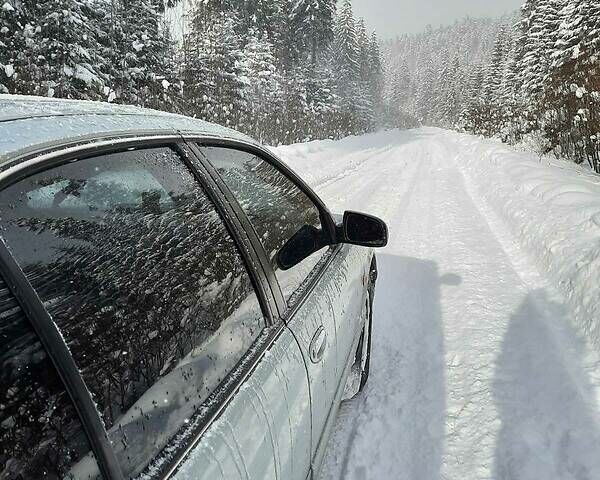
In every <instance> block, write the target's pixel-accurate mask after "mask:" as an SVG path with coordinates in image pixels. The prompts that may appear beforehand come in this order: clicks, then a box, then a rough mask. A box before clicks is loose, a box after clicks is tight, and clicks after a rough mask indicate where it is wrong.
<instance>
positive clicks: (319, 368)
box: [287, 245, 372, 457]
mask: <svg viewBox="0 0 600 480" xmlns="http://www.w3.org/2000/svg"><path fill="white" fill-rule="evenodd" d="M371 255H372V252H371V250H369V249H364V248H358V247H352V246H349V245H341V246H339V247H337V248H336V249H335V253H334V254H333V255H332V256H331V258H330V261H329V262H328V265H327V268H325V269H324V270H323V272H322V274H321V276H320V278H319V279H318V281H317V282H316V284H315V285H314V287H313V289H312V291H311V292H310V294H309V295H307V296H306V298H305V299H304V301H303V302H302V303H301V304H300V306H299V307H298V308H297V309H296V310H295V311H294V312H293V314H292V316H291V317H290V318H289V319H288V320H287V325H288V327H289V328H290V329H291V330H292V331H293V332H294V334H295V336H296V338H297V339H298V342H299V344H300V348H301V349H302V354H303V355H304V358H305V363H306V365H307V369H308V376H309V382H310V392H311V409H312V424H313V432H312V456H313V457H314V456H315V455H316V453H317V449H318V446H319V444H320V443H321V441H322V438H321V436H322V433H323V430H324V428H325V425H326V423H327V419H328V417H329V415H330V412H331V411H332V409H333V406H334V403H335V399H336V396H337V394H338V390H339V389H340V388H342V389H343V383H344V382H345V378H344V377H343V376H342V374H343V372H344V371H345V367H346V364H347V362H348V358H349V355H350V354H351V353H353V352H350V348H351V346H352V344H353V343H354V339H355V338H356V337H357V335H358V332H359V331H360V329H361V325H360V320H361V318H360V312H361V308H362V305H363V302H364V299H365V298H366V286H365V285H364V277H365V274H366V273H365V272H368V269H369V265H370V258H371ZM321 326H322V327H323V328H324V329H325V332H326V333H327V339H326V341H327V345H326V350H325V353H324V355H323V358H322V359H321V360H320V361H319V362H318V363H314V362H313V361H312V360H311V359H310V346H311V342H312V340H313V338H314V335H315V333H316V332H317V331H318V330H319V328H320V327H321ZM340 385H341V387H340Z"/></svg>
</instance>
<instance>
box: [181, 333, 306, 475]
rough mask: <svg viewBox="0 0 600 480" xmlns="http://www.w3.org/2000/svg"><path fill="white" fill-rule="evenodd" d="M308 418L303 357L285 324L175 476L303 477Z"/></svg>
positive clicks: (304, 472) (304, 473)
mask: <svg viewBox="0 0 600 480" xmlns="http://www.w3.org/2000/svg"><path fill="white" fill-rule="evenodd" d="M310 422H311V419H310V396H309V390H308V381H307V377H306V369H305V365H304V360H303V358H302V353H301V352H300V349H299V347H298V345H297V343H296V340H295V338H294V336H293V335H292V332H291V331H290V330H288V329H287V328H285V327H283V330H282V332H281V334H280V335H279V336H278V337H277V339H276V340H275V342H274V343H273V345H272V346H271V348H270V349H268V350H267V351H266V352H265V354H264V355H263V357H262V358H261V360H260V362H259V364H258V365H257V367H256V369H255V370H254V371H253V372H252V374H251V375H250V377H249V378H248V379H247V380H246V381H245V382H244V384H243V385H242V386H241V387H240V390H239V391H238V392H237V394H236V395H235V396H234V397H233V399H232V400H231V402H230V403H229V405H227V407H226V408H225V410H224V411H223V413H222V414H221V415H220V416H219V418H217V419H216V420H215V421H214V422H213V423H212V424H211V425H210V426H209V427H208V429H207V430H206V431H205V432H204V434H203V435H202V437H201V439H200V441H199V443H198V444H197V445H196V446H195V447H194V448H193V449H192V450H191V451H190V453H189V454H188V456H187V457H186V458H185V459H184V461H183V462H182V463H181V465H180V467H179V469H178V470H177V471H176V473H175V475H174V476H173V477H172V478H174V479H176V480H192V479H193V480H199V479H206V480H209V479H210V480H219V479H222V480H230V479H231V480H233V479H290V480H295V479H297V480H305V479H306V477H307V475H308V472H309V466H310V432H311V424H310ZM205 462H208V463H205Z"/></svg>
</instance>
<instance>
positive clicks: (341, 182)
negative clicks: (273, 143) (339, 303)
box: [277, 129, 600, 480]
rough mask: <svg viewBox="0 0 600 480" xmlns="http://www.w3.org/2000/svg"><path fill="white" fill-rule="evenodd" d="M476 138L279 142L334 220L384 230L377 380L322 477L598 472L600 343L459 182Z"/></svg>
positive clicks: (348, 420) (348, 412) (390, 135)
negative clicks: (350, 218) (354, 213)
mask: <svg viewBox="0 0 600 480" xmlns="http://www.w3.org/2000/svg"><path fill="white" fill-rule="evenodd" d="M478 142H479V143H483V141H479V140H477V139H474V138H473V137H470V138H467V137H465V136H460V135H457V134H453V133H450V132H445V131H442V130H437V129H419V130H412V131H407V132H398V131H394V132H385V133H379V134H374V135H369V136H365V137H352V138H348V139H345V140H343V141H340V142H329V141H325V142H313V143H308V144H303V145H295V146H289V147H280V148H279V149H277V151H278V153H279V154H280V155H281V156H283V158H284V159H285V160H286V161H288V162H289V163H290V165H291V166H292V167H293V168H295V169H296V170H297V171H299V172H300V173H301V174H302V175H303V176H304V177H305V178H307V179H308V181H309V183H311V184H312V185H313V186H314V187H315V189H316V190H317V192H318V193H319V194H320V195H321V196H322V197H323V198H324V199H325V200H326V202H327V203H328V205H329V206H330V207H331V209H332V210H333V211H336V212H341V211H343V210H344V209H356V210H361V211H365V212H368V213H373V214H375V215H379V216H381V217H382V218H384V219H385V220H386V221H387V222H388V225H389V228H390V234H391V239H390V244H389V246H388V247H387V248H385V249H384V250H382V251H380V252H378V253H379V254H378V263H379V270H380V279H379V283H378V288H377V290H376V299H375V300H376V301H375V309H374V322H375V323H374V332H373V353H372V355H373V356H372V364H371V365H372V366H371V376H370V379H369V383H368V385H367V387H366V390H365V392H363V393H362V394H360V395H359V396H358V397H357V398H355V399H353V400H351V401H348V402H345V403H344V404H343V405H342V408H341V411H340V413H339V415H338V419H337V425H336V429H335V433H334V436H333V438H332V440H331V442H330V444H329V447H328V454H327V457H326V461H325V464H324V467H323V471H322V478H324V479H329V478H333V479H361V480H362V479H407V480H412V479H414V480H438V479H453V480H454V479H456V480H464V479H477V480H479V479H492V478H493V479H532V480H533V479H535V480H539V479H577V480H584V479H590V480H593V479H600V413H599V412H600V356H599V355H598V353H597V351H598V349H597V348H596V347H593V346H592V344H591V342H589V341H587V340H586V338H587V337H586V336H584V335H583V333H582V330H581V329H579V328H577V327H576V322H575V321H574V320H573V318H574V317H573V314H572V313H571V311H572V305H571V304H568V303H567V302H565V301H564V300H563V298H564V293H563V292H562V290H561V291H559V290H560V288H559V286H558V284H557V282H554V281H553V280H552V278H553V277H551V275H550V274H548V273H546V272H544V271H542V269H541V268H540V267H539V265H538V263H536V260H535V259H534V258H533V257H532V256H531V254H530V253H527V252H526V251H525V250H524V249H523V248H522V245H521V244H520V241H519V239H518V237H517V236H515V235H514V232H513V230H512V229H511V228H510V227H509V225H508V224H507V223H506V222H505V221H504V220H503V219H502V218H501V217H500V216H499V215H498V213H497V211H496V210H494V209H493V207H492V206H491V205H490V203H489V202H488V201H487V200H486V199H485V198H484V197H485V195H483V194H482V189H481V185H480V184H475V183H474V179H473V178H472V177H471V176H470V175H468V174H465V172H468V170H467V169H466V167H465V165H466V164H467V163H466V162H465V155H477V151H478V150H477V148H474V147H473V145H474V144H477V143H478ZM489 145H491V147H490V148H494V147H493V144H491V143H490V144H489ZM467 146H469V148H467ZM479 147H480V148H483V147H485V145H483V147H482V146H481V145H480V146H479ZM502 148H504V147H502ZM471 160H473V159H471ZM481 168H482V169H483V168H485V166H484V165H483V163H482V167H481ZM495 181H500V180H497V179H495V175H494V172H493V171H490V173H489V182H490V189H492V187H493V185H494V182H495ZM484 190H485V189H484ZM598 199H600V196H599V197H598ZM599 218H600V217H599ZM596 238H600V237H596ZM555 283H556V285H555Z"/></svg>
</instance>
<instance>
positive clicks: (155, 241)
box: [0, 148, 263, 476]
mask: <svg viewBox="0 0 600 480" xmlns="http://www.w3.org/2000/svg"><path fill="white" fill-rule="evenodd" d="M0 205H1V211H0V214H1V215H2V218H3V221H4V225H5V228H6V230H5V232H4V236H5V238H6V241H7V244H8V245H9V248H10V249H11V250H12V252H13V254H14V255H15V256H16V258H17V259H18V261H19V263H20V264H21V266H22V268H23V269H24V271H25V273H26V274H27V276H28V278H29V280H30V281H31V283H32V284H33V285H34V287H35V288H36V290H37V292H38V294H39V295H40V297H41V298H42V300H43V301H44V303H45V305H46V308H47V309H48V311H49V312H50V314H51V316H52V317H53V319H54V320H55V321H56V323H57V325H58V326H59V328H60V329H61V331H62V332H63V334H64V336H65V338H66V339H67V342H68V345H69V348H70V349H71V351H72V353H73V356H74V357H75V360H76V362H77V364H78V366H79V368H80V369H81V371H82V372H83V376H84V379H85V381H86V383H87V385H88V387H89V389H90V390H91V392H92V394H93V396H94V400H95V401H96V403H97V404H98V408H99V409H100V412H101V414H102V417H103V419H104V422H105V424H106V427H107V429H108V430H109V435H110V438H111V440H112V442H113V445H114V448H115V450H116V453H117V456H118V458H119V460H120V462H121V465H122V468H123V471H124V473H125V475H127V476H134V475H136V474H137V473H139V472H140V471H142V470H143V469H144V468H145V467H146V466H147V465H148V464H149V462H150V461H151V460H152V458H153V457H155V456H156V455H157V453H158V452H159V451H161V450H162V449H163V448H164V447H165V446H166V445H167V444H168V442H169V440H170V439H172V438H173V436H174V435H175V434H176V433H178V431H179V430H180V429H181V428H184V427H185V425H186V424H188V422H190V420H191V417H192V416H193V415H194V414H195V413H196V412H197V411H198V410H199V408H200V406H201V404H202V403H203V402H204V400H206V398H207V396H208V395H210V393H211V392H213V391H214V390H215V388H216V387H217V386H218V385H219V384H220V383H221V381H222V380H223V379H224V377H225V376H226V375H227V374H228V372H230V371H231V370H232V369H233V368H234V367H235V365H236V364H237V363H238V362H239V361H240V360H241V358H242V356H243V354H244V353H245V352H246V351H247V350H248V349H249V348H250V346H251V345H252V343H253V342H254V340H255V339H256V338H257V337H258V335H259V333H260V332H261V330H262V328H263V317H262V312H261V309H260V304H259V301H258V299H257V297H256V295H255V294H254V290H253V287H252V284H251V281H250V277H249V275H248V273H247V271H246V269H245V266H244V263H243V260H242V258H241V257H240V255H239V253H238V251H237V249H236V246H235V244H234V242H233V240H232V239H231V237H230V235H229V234H228V231H227V229H226V227H225V225H224V223H223V222H222V220H221V218H220V217H219V215H218V213H217V211H216V210H215V208H214V206H213V205H212V204H211V203H210V201H209V200H208V198H207V197H206V196H205V194H204V192H203V190H202V189H201V188H200V186H199V185H198V184H197V183H196V181H195V180H194V178H193V177H192V175H191V173H190V172H189V171H188V170H187V169H186V167H185V166H184V165H183V164H182V163H181V159H180V158H179V157H178V155H177V154H176V153H175V152H174V151H172V150H170V149H167V148H156V149H148V150H140V151H128V152H123V153H117V154H112V155H106V156H103V157H96V158H91V159H87V160H81V161H78V162H75V163H71V164H68V165H63V166H61V167H58V168H55V169H52V170H49V171H46V172H43V173H39V174H36V175H34V176H32V177H29V178H27V179H25V180H23V181H21V182H19V183H18V184H15V185H13V186H11V187H9V188H8V189H7V190H5V191H3V192H1V193H0Z"/></svg>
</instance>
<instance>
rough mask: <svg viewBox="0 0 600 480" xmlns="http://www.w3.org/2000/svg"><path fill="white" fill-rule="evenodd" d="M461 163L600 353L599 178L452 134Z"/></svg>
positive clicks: (573, 167)
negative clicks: (568, 305) (549, 281)
mask: <svg viewBox="0 0 600 480" xmlns="http://www.w3.org/2000/svg"><path fill="white" fill-rule="evenodd" d="M446 135H447V136H448V137H449V139H451V140H452V141H453V142H454V143H455V144H456V146H457V149H458V151H457V157H456V159H455V163H456V165H457V167H459V169H461V170H462V172H463V173H464V174H465V175H466V176H467V177H468V180H469V181H470V182H472V184H473V186H474V187H475V188H476V189H477V191H478V193H479V195H480V196H481V197H483V199H485V201H486V202H487V203H488V204H489V205H490V206H491V207H492V208H493V209H494V211H495V212H496V214H498V215H499V216H500V217H501V218H502V219H503V220H504V221H505V223H506V224H507V225H508V227H509V228H510V229H511V231H512V233H513V235H515V236H516V237H517V239H518V240H519V242H520V243H521V245H522V246H523V247H524V248H525V249H526V251H527V252H528V253H529V255H531V256H532V257H533V259H534V261H535V262H536V263H537V266H538V268H539V269H540V270H541V271H543V272H545V273H547V274H548V275H549V276H550V278H551V279H552V281H553V283H554V284H555V285H556V286H557V287H558V288H559V290H560V291H561V292H562V293H563V294H564V295H565V298H566V299H567V301H568V302H569V304H570V307H571V309H572V311H573V313H574V314H575V318H574V319H573V321H574V322H575V326H576V327H577V328H578V329H579V330H580V331H582V332H584V333H585V335H586V337H588V339H589V340H590V341H591V342H592V343H593V345H594V347H595V349H596V350H597V351H599V352H600V282H598V280H599V279H600V176H598V175H596V174H594V173H592V172H590V171H588V170H586V169H584V168H582V167H579V166H577V165H575V164H572V163H569V162H566V161H564V162H563V161H551V162H548V161H547V160H543V159H542V160H540V159H539V158H538V157H536V156H535V155H534V154H529V153H524V152H518V151H515V150H514V149H511V148H510V147H507V146H505V145H503V144H500V143H497V142H493V141H489V140H481V139H479V138H476V137H473V136H469V135H459V134H455V133H450V132H448V133H446Z"/></svg>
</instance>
